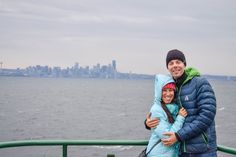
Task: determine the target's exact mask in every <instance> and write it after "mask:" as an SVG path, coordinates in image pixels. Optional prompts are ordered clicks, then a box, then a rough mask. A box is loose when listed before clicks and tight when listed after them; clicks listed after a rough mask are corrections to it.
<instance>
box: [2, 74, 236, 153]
mask: <svg viewBox="0 0 236 157" xmlns="http://www.w3.org/2000/svg"><path fill="white" fill-rule="evenodd" d="M210 83H211V84H212V86H213V88H214V90H215V93H216V97H217V103H218V104H217V105H218V106H217V116H216V129H217V136H218V144H220V145H225V146H229V147H234V148H236V138H235V137H236V125H235V115H236V81H214V80H210ZM153 94H154V81H153V80H102V79H66V78H23V77H0V141H12V140H29V139H72V140H76V139H78V140H81V139H124V140H133V139H137V140H143V139H149V136H150V131H148V130H146V129H145V128H144V123H143V122H144V119H145V117H146V114H147V112H148V111H149V109H150V107H151V105H152V102H153ZM143 148H144V147H142V146H139V147H135V146H134V147H133V146H109V147H105V146H97V147H95V146H88V147H87V146H86V147H85V146H83V147H79V146H73V147H69V148H68V157H92V156H96V157H105V156H106V155H107V154H108V153H109V154H112V153H115V154H116V157H136V156H137V155H138V154H139V152H141V150H142V149H143ZM58 156H62V151H61V147H57V146H54V147H44V146H43V147H42V146H40V147H36V146H35V147H18V148H7V149H0V157H58ZM219 156H227V157H228V156H230V155H224V154H222V153H220V154H219Z"/></svg>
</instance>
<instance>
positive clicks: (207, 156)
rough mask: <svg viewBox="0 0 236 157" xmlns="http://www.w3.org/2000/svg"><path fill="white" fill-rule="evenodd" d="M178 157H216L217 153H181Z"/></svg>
mask: <svg viewBox="0 0 236 157" xmlns="http://www.w3.org/2000/svg"><path fill="white" fill-rule="evenodd" d="M180 157H217V153H216V151H213V152H207V153H200V154H194V153H183V154H181V155H180Z"/></svg>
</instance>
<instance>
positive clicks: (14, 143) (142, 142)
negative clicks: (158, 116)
mask: <svg viewBox="0 0 236 157" xmlns="http://www.w3.org/2000/svg"><path fill="white" fill-rule="evenodd" d="M147 143H148V141H147V140H23V141H9V142H0V148H6V147H20V146H48V145H51V146H57V145H84V146H86V145H90V146H91V145H93V146H94V145H136V146H143V145H147Z"/></svg>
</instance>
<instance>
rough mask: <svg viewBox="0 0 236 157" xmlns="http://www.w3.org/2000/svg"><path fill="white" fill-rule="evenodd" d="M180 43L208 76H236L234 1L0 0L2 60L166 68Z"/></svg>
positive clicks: (6, 63)
mask: <svg viewBox="0 0 236 157" xmlns="http://www.w3.org/2000/svg"><path fill="white" fill-rule="evenodd" d="M171 49H179V50H181V51H183V52H184V53H185V55H186V58H187V66H193V67H195V68H197V69H198V70H199V71H200V72H201V73H203V74H217V75H218V74H219V75H236V70H235V64H234V63H235V62H236V60H235V59H236V57H235V56H236V53H235V52H236V1H235V0H178V1H177V0H172V1H168V0H0V62H3V68H17V67H20V68H25V67H27V66H30V65H49V66H61V67H63V68H66V67H68V66H69V67H71V66H73V65H74V63H75V62H79V64H80V66H86V65H89V66H90V67H91V66H92V65H95V64H97V63H100V64H102V65H107V64H109V63H111V61H112V60H113V59H115V60H116V61H117V69H118V71H121V72H130V71H132V72H134V73H144V74H156V73H168V71H167V69H166V64H165V57H166V53H167V51H169V50H171Z"/></svg>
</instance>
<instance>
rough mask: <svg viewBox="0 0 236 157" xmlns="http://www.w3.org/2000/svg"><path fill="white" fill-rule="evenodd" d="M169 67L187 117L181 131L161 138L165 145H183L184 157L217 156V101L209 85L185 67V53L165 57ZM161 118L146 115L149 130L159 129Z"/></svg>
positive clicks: (169, 133) (173, 51) (182, 155)
mask: <svg viewBox="0 0 236 157" xmlns="http://www.w3.org/2000/svg"><path fill="white" fill-rule="evenodd" d="M166 66H167V69H168V70H169V72H170V74H171V75H172V77H173V78H174V80H175V83H176V85H177V89H178V91H177V103H178V105H180V107H184V108H185V109H186V110H187V113H188V116H187V117H186V119H185V123H184V125H183V127H182V128H181V129H180V130H179V131H178V132H167V133H165V135H168V136H169V138H167V139H162V142H163V144H164V145H166V146H171V145H173V144H175V143H176V142H177V141H179V142H181V147H180V156H181V157H190V156H191V157H216V156H217V153H216V151H217V144H216V131H215V121H214V119H215V114H216V99H215V94H214V91H213V89H212V87H211V85H210V84H209V82H208V81H207V80H206V79H205V78H203V77H201V76H200V73H199V72H198V71H197V70H196V69H194V68H186V60H185V56H184V54H183V53H182V52H181V51H179V50H176V49H175V50H171V51H169V52H168V54H167V57H166ZM158 123H159V120H158V119H153V120H151V119H150V114H149V115H148V116H147V120H146V121H145V125H146V127H147V128H153V127H158Z"/></svg>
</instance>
